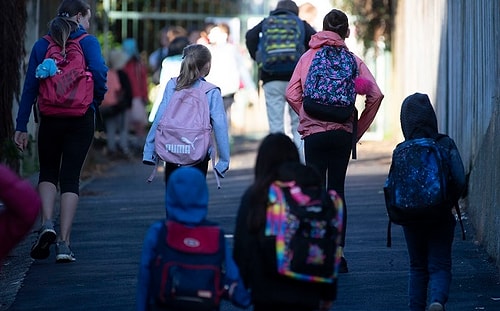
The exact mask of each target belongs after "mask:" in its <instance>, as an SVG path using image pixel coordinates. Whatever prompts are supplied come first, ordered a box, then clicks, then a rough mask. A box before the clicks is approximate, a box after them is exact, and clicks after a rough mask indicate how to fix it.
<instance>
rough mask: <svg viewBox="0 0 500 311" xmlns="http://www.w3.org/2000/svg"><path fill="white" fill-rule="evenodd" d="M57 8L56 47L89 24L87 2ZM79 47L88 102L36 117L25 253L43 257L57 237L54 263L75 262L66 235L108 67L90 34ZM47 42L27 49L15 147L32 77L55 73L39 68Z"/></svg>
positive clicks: (23, 140)
mask: <svg viewBox="0 0 500 311" xmlns="http://www.w3.org/2000/svg"><path fill="white" fill-rule="evenodd" d="M57 12H58V13H57V16H56V17H55V18H54V19H53V20H52V21H51V22H50V28H49V35H50V36H51V38H52V39H53V41H55V42H56V43H58V44H59V45H60V44H61V42H63V44H64V42H66V40H67V39H76V38H78V37H80V36H82V35H84V34H86V33H87V31H86V29H88V28H89V23H90V18H91V11H90V5H89V4H88V3H87V2H85V1H84V0H64V1H62V2H61V4H60V5H59V8H58V11H57ZM67 36H69V37H67ZM80 45H81V47H82V50H83V54H84V58H85V63H86V65H87V69H88V71H90V72H91V73H92V78H93V80H94V92H93V93H94V94H93V102H92V104H91V105H90V107H89V109H88V110H87V112H86V113H85V114H84V115H83V116H79V117H55V116H44V115H43V114H42V115H41V116H40V127H39V131H38V139H37V142H38V155H39V164H40V175H39V179H38V192H39V193H40V197H41V199H42V225H41V228H40V230H39V235H38V239H37V240H36V242H35V244H34V245H33V247H32V249H31V253H30V255H31V257H32V258H34V259H45V258H47V257H49V255H50V246H51V244H53V243H54V242H55V241H56V238H57V240H58V242H57V244H56V262H73V261H75V260H76V259H75V256H74V254H73V252H72V251H71V249H70V234H71V227H72V224H73V218H74V216H75V213H76V209H77V206H78V200H79V182H80V173H81V169H82V166H83V163H84V161H85V157H86V155H87V152H88V150H89V148H90V145H91V143H92V139H93V137H94V126H95V123H94V119H95V114H96V109H97V107H98V106H99V105H100V103H101V101H102V99H103V98H104V94H105V93H106V90H107V88H106V76H107V71H108V68H107V67H106V65H105V63H104V59H103V57H102V54H101V46H100V44H99V42H98V41H97V38H96V37H95V36H92V35H88V36H86V37H85V38H83V39H81V41H80ZM48 46H49V42H48V41H47V39H45V38H40V39H38V40H37V41H36V42H35V44H34V46H33V49H32V50H31V55H30V59H29V63H28V69H27V72H26V79H25V81H24V87H23V93H22V96H21V102H20V104H19V111H18V114H17V119H16V132H15V134H14V141H15V143H16V145H17V147H18V148H19V150H21V151H23V150H24V149H25V148H26V147H27V145H28V139H29V137H28V131H27V124H28V121H29V118H30V115H31V111H32V108H33V105H34V104H35V102H36V100H37V97H38V95H39V86H40V80H39V78H38V77H41V78H46V77H48V76H49V75H51V74H53V73H54V71H55V70H53V69H55V68H52V67H50V66H47V67H45V66H43V65H42V66H40V67H39V65H40V64H42V62H44V60H45V55H46V52H47V48H48ZM48 60H49V59H48ZM45 63H47V60H45V62H44V64H45ZM51 69H52V70H51ZM44 71H47V72H44ZM79 91H84V90H79ZM58 188H59V190H60V193H61V200H60V201H61V207H60V232H59V237H57V234H56V231H55V229H54V217H55V215H54V206H55V202H56V196H57V193H58Z"/></svg>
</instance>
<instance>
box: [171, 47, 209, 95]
mask: <svg viewBox="0 0 500 311" xmlns="http://www.w3.org/2000/svg"><path fill="white" fill-rule="evenodd" d="M211 61H212V54H210V50H209V49H208V48H207V47H206V46H204V45H202V44H191V45H188V46H187V47H185V48H184V50H183V52H182V63H181V71H180V74H179V77H177V85H176V87H175V90H176V91H179V90H182V89H187V88H189V87H191V86H192V85H193V84H194V83H195V82H196V81H197V80H198V79H199V78H201V76H202V75H203V74H206V73H203V72H202V69H203V67H205V65H206V64H207V63H210V62H211Z"/></svg>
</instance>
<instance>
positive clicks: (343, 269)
mask: <svg viewBox="0 0 500 311" xmlns="http://www.w3.org/2000/svg"><path fill="white" fill-rule="evenodd" d="M347 272H349V269H347V260H345V257H342V258H340V265H339V273H347Z"/></svg>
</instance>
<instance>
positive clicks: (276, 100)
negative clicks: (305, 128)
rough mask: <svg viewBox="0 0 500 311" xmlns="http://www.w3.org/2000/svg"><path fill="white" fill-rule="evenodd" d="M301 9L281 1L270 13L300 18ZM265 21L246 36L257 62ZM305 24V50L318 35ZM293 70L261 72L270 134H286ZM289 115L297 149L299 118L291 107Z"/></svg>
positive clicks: (251, 53) (291, 2)
mask: <svg viewBox="0 0 500 311" xmlns="http://www.w3.org/2000/svg"><path fill="white" fill-rule="evenodd" d="M298 13H299V8H298V7H297V4H295V2H293V1H291V0H281V1H279V2H278V4H277V6H276V9H275V10H273V11H271V12H270V14H269V15H270V16H276V15H295V16H298ZM264 21H265V19H263V20H262V21H261V22H260V23H258V24H257V25H256V26H255V27H253V28H252V29H250V30H248V31H247V33H246V35H245V43H246V46H247V49H248V52H249V53H250V56H251V57H252V59H253V60H257V50H258V47H259V41H260V36H261V33H262V25H263V23H264ZM302 22H303V23H304V28H303V29H304V32H305V34H304V48H305V49H308V48H309V40H310V39H311V36H312V35H313V34H315V33H316V30H314V28H312V26H311V25H309V24H308V23H307V22H306V21H302ZM292 72H293V70H291V71H290V72H289V73H284V74H272V73H269V72H266V71H265V70H259V79H260V80H262V83H263V88H264V95H265V98H266V107H267V119H268V122H269V132H270V133H284V132H285V118H284V112H285V108H287V106H288V105H287V102H286V98H285V90H286V87H287V85H288V81H290V78H291V77H292ZM288 113H289V114H290V121H291V131H292V134H293V140H294V142H295V144H296V145H297V147H300V146H301V138H300V135H299V133H298V132H297V127H298V125H299V118H298V115H297V113H295V112H294V111H293V110H292V109H291V108H290V107H288Z"/></svg>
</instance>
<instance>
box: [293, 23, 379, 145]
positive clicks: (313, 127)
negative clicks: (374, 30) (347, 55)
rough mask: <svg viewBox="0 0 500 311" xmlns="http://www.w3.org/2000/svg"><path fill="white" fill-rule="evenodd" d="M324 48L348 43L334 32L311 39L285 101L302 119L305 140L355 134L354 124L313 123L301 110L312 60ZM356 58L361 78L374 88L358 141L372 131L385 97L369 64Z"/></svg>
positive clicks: (368, 93)
mask: <svg viewBox="0 0 500 311" xmlns="http://www.w3.org/2000/svg"><path fill="white" fill-rule="evenodd" d="M324 45H336V46H345V42H344V40H343V39H342V38H341V37H340V36H339V35H338V34H337V33H335V32H332V31H320V32H317V33H316V34H314V35H313V36H312V37H311V41H309V47H310V49H309V50H308V51H306V52H305V53H304V54H303V55H302V57H301V58H300V60H299V62H298V63H297V66H296V67H295V70H294V72H293V75H292V78H291V79H290V82H289V83H288V87H287V89H286V99H287V101H288V104H289V105H290V106H291V107H292V109H293V110H295V112H296V113H297V114H298V115H299V119H300V123H299V127H298V132H299V133H300V134H301V135H302V138H304V137H306V136H308V135H311V134H314V133H319V132H325V131H329V130H339V129H340V130H345V131H347V132H349V133H352V121H347V122H345V123H343V124H339V123H334V122H325V121H320V120H316V119H312V118H310V117H309V116H308V115H307V114H306V113H305V112H304V109H303V108H302V95H303V88H304V84H305V82H306V78H307V73H308V71H309V67H310V66H311V62H312V59H313V58H314V55H315V54H316V52H317V51H318V49H319V48H321V47H322V46H324ZM355 57H356V61H357V64H358V71H359V77H360V78H364V79H366V80H368V81H370V82H371V83H370V85H371V87H370V88H369V90H368V92H367V94H366V99H365V107H364V109H363V111H362V113H361V116H360V118H359V121H358V130H357V133H358V135H357V136H358V137H357V139H358V140H359V139H360V138H361V136H363V134H364V133H365V132H366V130H368V128H369V127H370V124H371V123H372V122H373V119H375V115H376V114H377V111H378V109H379V107H380V104H381V103H382V99H383V98H384V95H383V94H382V92H381V91H380V88H379V87H378V85H377V82H376V81H375V78H374V77H373V75H372V73H371V72H370V70H369V69H368V67H367V66H366V64H365V63H364V62H363V61H362V60H361V59H360V58H359V57H357V56H356V55H355Z"/></svg>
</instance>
